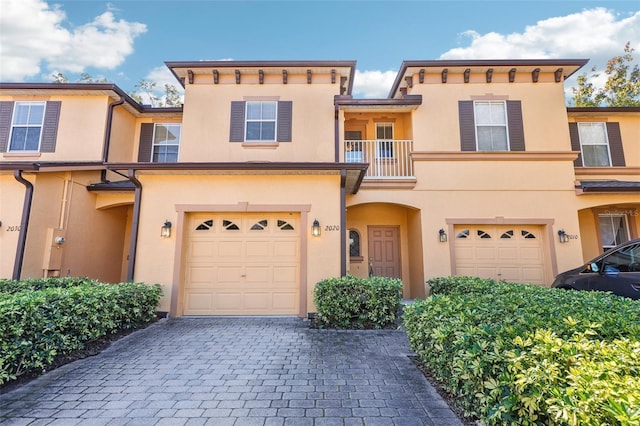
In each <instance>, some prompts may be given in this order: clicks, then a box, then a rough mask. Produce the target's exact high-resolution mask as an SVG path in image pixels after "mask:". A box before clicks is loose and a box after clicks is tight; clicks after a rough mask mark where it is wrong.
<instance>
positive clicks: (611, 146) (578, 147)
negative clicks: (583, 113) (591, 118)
mask: <svg viewBox="0 0 640 426" xmlns="http://www.w3.org/2000/svg"><path fill="white" fill-rule="evenodd" d="M569 136H570V137H571V149H572V150H573V151H578V152H580V154H579V155H578V158H577V159H576V160H575V162H574V165H575V166H576V167H624V166H625V159H624V149H623V146H622V134H621V133H620V123H618V122H614V121H609V122H592V123H588V122H585V123H569Z"/></svg>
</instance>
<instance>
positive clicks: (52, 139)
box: [0, 101, 61, 153]
mask: <svg viewBox="0 0 640 426" xmlns="http://www.w3.org/2000/svg"><path fill="white" fill-rule="evenodd" d="M60 106H61V102H60V101H47V102H45V101H31V102H13V101H3V102H0V152H7V151H8V152H16V153H20V152H35V153H37V152H55V147H56V138H57V133H58V119H59V117H60Z"/></svg>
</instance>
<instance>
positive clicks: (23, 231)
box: [12, 170, 33, 280]
mask: <svg viewBox="0 0 640 426" xmlns="http://www.w3.org/2000/svg"><path fill="white" fill-rule="evenodd" d="M13 176H14V177H15V178H16V180H17V181H18V182H20V183H21V184H23V185H24V186H25V188H26V190H25V193H24V203H23V205H22V220H21V221H20V234H19V235H18V246H17V248H16V258H15V261H14V264H13V276H12V279H14V280H19V279H20V275H21V274H22V262H23V260H24V251H25V248H26V244H27V229H28V228H29V217H30V216H31V200H32V199H33V184H32V183H31V182H29V181H28V180H26V179H25V178H24V177H22V170H14V172H13Z"/></svg>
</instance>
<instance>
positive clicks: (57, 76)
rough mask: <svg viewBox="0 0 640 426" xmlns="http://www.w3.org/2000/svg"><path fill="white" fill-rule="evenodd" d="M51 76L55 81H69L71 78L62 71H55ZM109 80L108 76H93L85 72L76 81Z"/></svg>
mask: <svg viewBox="0 0 640 426" xmlns="http://www.w3.org/2000/svg"><path fill="white" fill-rule="evenodd" d="M51 78H52V79H53V82H54V83H68V82H69V79H68V78H67V76H66V75H64V74H63V73H61V72H57V73H53V74H51ZM108 82H109V80H107V79H106V78H104V77H102V78H93V77H92V76H91V74H87V73H86V72H83V73H82V74H80V78H79V79H78V80H76V83H108Z"/></svg>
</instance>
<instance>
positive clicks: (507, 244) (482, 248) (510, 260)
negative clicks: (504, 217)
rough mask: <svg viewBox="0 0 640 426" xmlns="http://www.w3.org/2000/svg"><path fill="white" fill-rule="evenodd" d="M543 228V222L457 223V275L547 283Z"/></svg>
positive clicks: (455, 233)
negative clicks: (507, 223)
mask: <svg viewBox="0 0 640 426" xmlns="http://www.w3.org/2000/svg"><path fill="white" fill-rule="evenodd" d="M542 230H543V227H541V226H514V225H499V226H495V225H459V226H456V227H455V228H454V244H455V265H456V270H455V273H456V275H461V276H462V275H466V276H476V277H481V278H492V279H496V280H505V281H508V282H519V283H532V284H540V285H544V284H545V262H544V249H543V248H544V241H543V240H544V238H543V234H542Z"/></svg>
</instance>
